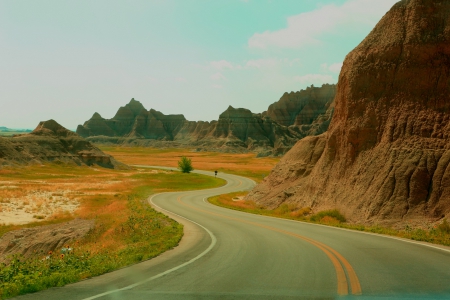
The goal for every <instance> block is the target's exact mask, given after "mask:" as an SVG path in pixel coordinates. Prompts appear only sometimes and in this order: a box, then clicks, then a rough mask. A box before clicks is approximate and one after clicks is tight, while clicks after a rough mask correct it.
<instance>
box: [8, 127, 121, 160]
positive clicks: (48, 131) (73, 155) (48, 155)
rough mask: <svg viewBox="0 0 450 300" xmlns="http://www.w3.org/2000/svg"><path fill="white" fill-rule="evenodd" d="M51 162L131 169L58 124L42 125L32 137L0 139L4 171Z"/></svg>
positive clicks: (32, 133) (21, 136)
mask: <svg viewBox="0 0 450 300" xmlns="http://www.w3.org/2000/svg"><path fill="white" fill-rule="evenodd" d="M48 161H50V162H62V163H71V164H77V165H89V166H90V165H98V166H101V167H105V168H127V166H126V165H124V164H122V163H120V162H117V161H116V160H115V159H114V158H113V157H112V156H110V155H107V154H105V153H103V152H102V151H101V150H100V149H98V148H97V147H95V146H94V145H92V144H91V143H90V142H89V141H87V140H85V139H84V138H82V137H80V136H79V135H78V134H76V133H74V132H72V131H70V130H67V129H66V128H64V127H63V126H61V125H60V124H58V123H57V122H56V121H54V120H48V121H44V122H40V123H39V125H38V126H37V127H36V129H35V130H33V132H31V133H29V134H21V135H18V136H14V137H1V138H0V167H1V166H2V165H14V164H29V163H43V162H48Z"/></svg>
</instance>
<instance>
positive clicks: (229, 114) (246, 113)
mask: <svg viewBox="0 0 450 300" xmlns="http://www.w3.org/2000/svg"><path fill="white" fill-rule="evenodd" d="M252 115H253V114H252V112H251V111H250V110H249V109H246V108H234V107H233V106H231V105H230V106H228V108H227V109H226V110H225V111H224V112H223V113H221V114H220V116H219V119H226V118H238V117H251V116H252Z"/></svg>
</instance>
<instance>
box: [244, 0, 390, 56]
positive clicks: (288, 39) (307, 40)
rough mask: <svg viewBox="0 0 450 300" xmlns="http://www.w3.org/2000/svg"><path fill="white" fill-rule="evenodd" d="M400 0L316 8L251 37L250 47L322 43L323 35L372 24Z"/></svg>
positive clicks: (352, 1)
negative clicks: (274, 28)
mask: <svg viewBox="0 0 450 300" xmlns="http://www.w3.org/2000/svg"><path fill="white" fill-rule="evenodd" d="M396 2H397V0H377V1H373V0H349V1H347V2H345V3H344V4H342V5H341V6H337V5H335V4H330V5H324V6H322V7H320V8H318V9H316V10H314V11H311V12H306V13H302V14H299V15H295V16H291V17H288V18H287V26H286V28H283V29H280V30H276V31H269V30H267V31H265V32H263V33H255V34H254V35H253V36H252V37H250V39H249V40H248V46H249V47H250V48H260V49H266V48H269V47H276V48H301V47H303V46H307V45H313V44H320V43H321V35H322V34H324V33H329V32H334V31H345V32H348V31H352V30H355V29H356V30H358V29H360V28H361V27H362V26H365V27H368V28H371V27H373V26H375V24H376V23H377V22H378V21H379V19H380V18H381V17H382V16H383V14H384V13H386V11H387V10H388V9H389V8H390V7H392V5H394V4H395V3H396Z"/></svg>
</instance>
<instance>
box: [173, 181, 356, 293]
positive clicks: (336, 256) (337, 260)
mask: <svg viewBox="0 0 450 300" xmlns="http://www.w3.org/2000/svg"><path fill="white" fill-rule="evenodd" d="M239 182H240V184H239V185H241V184H242V182H241V181H239ZM181 197H182V196H179V197H178V198H177V201H178V202H179V203H180V204H182V205H184V206H188V207H190V208H192V209H195V210H197V211H201V212H204V213H207V214H210V215H215V216H219V217H222V218H226V219H230V220H234V221H238V222H241V223H246V224H251V225H254V226H258V227H262V228H265V229H268V230H271V231H276V232H280V233H283V234H286V235H290V236H293V237H296V238H299V239H302V240H304V241H306V242H308V243H310V244H312V245H314V246H316V247H317V248H319V249H320V250H322V251H323V252H324V253H325V254H326V255H327V256H328V258H329V259H330V260H331V262H332V263H333V266H334V268H335V270H336V278H337V293H338V295H348V293H349V290H348V282H347V276H346V275H345V271H344V267H345V269H346V270H347V274H348V279H349V281H350V286H351V292H352V294H354V295H361V294H362V290H361V285H360V283H359V279H358V276H357V275H356V273H355V271H354V269H353V267H352V266H351V265H350V263H349V262H348V261H347V260H346V259H345V258H344V257H343V256H342V255H341V254H340V253H339V252H337V251H336V250H334V249H333V248H331V247H330V246H327V245H325V244H322V243H320V242H318V241H315V240H313V239H310V238H307V237H304V236H301V235H299V234H296V233H293V232H290V231H286V230H282V229H278V228H275V227H271V226H267V225H263V224H260V223H255V222H250V221H245V220H242V219H239V218H235V217H229V216H225V215H222V214H218V213H214V212H210V211H207V210H204V209H200V208H197V207H194V206H192V205H189V204H187V203H184V202H183V201H181Z"/></svg>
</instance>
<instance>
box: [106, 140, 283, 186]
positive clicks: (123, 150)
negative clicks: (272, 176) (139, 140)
mask: <svg viewBox="0 0 450 300" xmlns="http://www.w3.org/2000/svg"><path fill="white" fill-rule="evenodd" d="M100 148H101V149H102V150H103V151H104V152H106V153H108V154H110V155H112V156H114V157H115V158H116V159H117V160H119V161H121V162H124V163H126V164H129V165H139V164H141V165H153V166H166V167H175V168H176V167H177V166H178V161H179V160H180V158H181V157H182V156H186V157H188V158H190V159H191V160H192V165H193V167H194V169H199V170H207V171H215V170H217V171H219V172H227V173H232V174H237V175H242V176H246V177H249V178H252V179H253V180H255V181H257V182H259V181H261V180H262V178H263V177H265V176H267V175H268V174H269V173H270V171H271V170H272V168H273V167H274V166H275V165H276V164H277V163H278V161H279V160H280V159H279V158H274V157H264V158H256V156H255V153H237V154H236V153H218V152H193V151H192V150H191V149H178V148H177V149H157V148H149V147H106V146H101V147H100Z"/></svg>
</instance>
